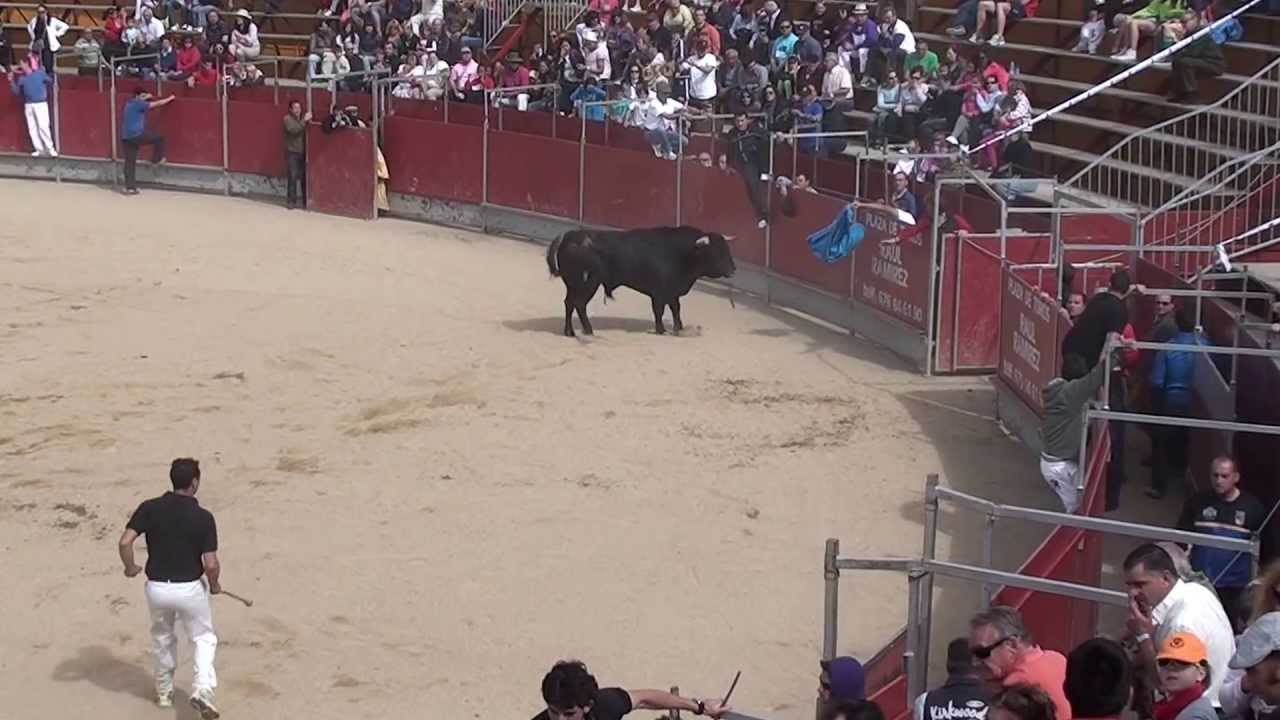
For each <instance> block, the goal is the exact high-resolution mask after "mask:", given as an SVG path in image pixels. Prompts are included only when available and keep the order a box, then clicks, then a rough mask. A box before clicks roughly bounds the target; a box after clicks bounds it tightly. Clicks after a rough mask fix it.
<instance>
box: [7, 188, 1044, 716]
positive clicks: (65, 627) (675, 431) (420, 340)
mask: <svg viewBox="0 0 1280 720" xmlns="http://www.w3.org/2000/svg"><path fill="white" fill-rule="evenodd" d="M0 194H3V196H4V198H5V205H6V207H7V208H8V209H9V212H8V222H6V223H5V226H4V228H3V229H0V308H3V313H4V324H3V326H0V377H3V382H2V383H0V558H3V567H4V570H5V577H6V582H5V591H4V592H3V593H0V618H3V620H2V621H0V718H4V720H27V719H29V718H31V719H34V718H53V719H61V718H72V717H94V718H96V719H97V720H138V719H139V718H143V719H145V718H151V717H156V718H164V717H178V718H187V717H192V716H193V715H192V713H191V711H190V709H189V708H186V707H185V706H184V705H183V704H181V703H180V705H179V708H178V709H177V710H175V711H168V712H165V711H161V710H158V709H155V708H154V707H153V706H152V705H151V704H150V699H151V679H150V672H151V671H150V658H149V653H148V635H147V630H146V610H145V605H144V601H143V595H142V581H141V578H138V579H135V580H132V581H131V580H128V579H126V578H124V577H123V576H122V575H121V572H120V568H119V563H118V560H117V558H116V550H115V543H116V539H117V537H118V535H119V533H120V531H121V529H122V527H123V524H124V522H125V520H126V518H127V516H128V515H129V513H130V512H131V511H132V509H133V508H134V507H135V506H136V504H137V503H138V502H140V501H141V500H143V499H145V498H147V497H150V496H153V495H157V494H160V493H161V492H163V491H164V490H165V489H166V488H167V485H168V478H167V469H168V463H169V461H170V460H171V459H172V458H173V457H176V456H184V455H190V456H194V457H196V458H199V459H200V461H201V463H202V467H203V470H204V483H203V486H202V488H201V493H200V500H201V502H202V503H203V504H204V505H205V506H206V507H208V508H210V509H211V510H212V511H213V512H214V513H215V515H216V517H217V519H218V523H219V531H220V536H221V542H222V545H221V556H222V560H223V564H224V573H223V584H224V585H225V587H226V588H227V589H230V590H234V591H237V592H239V593H241V594H244V595H248V596H251V597H252V598H254V599H255V600H256V605H255V606H254V607H253V608H251V609H247V608H244V607H241V606H240V605H238V604H236V603H235V602H233V601H232V600H230V599H229V598H215V599H214V613H215V621H216V625H217V627H218V630H219V635H220V638H221V644H220V646H219V654H218V672H219V676H220V677H219V679H220V687H219V691H218V698H219V701H220V703H219V704H220V705H221V706H222V709H223V712H224V716H225V717H227V718H232V719H235V718H273V717H279V718H283V717H309V718H393V717H396V718H398V717H422V718H464V717H467V718H486V719H488V718H524V717H530V716H532V715H533V714H534V713H535V712H536V711H537V710H538V709H539V693H538V683H539V682H540V680H541V677H542V674H543V673H544V672H545V670H546V669H547V667H549V666H550V664H551V663H552V661H554V660H555V659H557V658H559V657H564V656H575V657H579V658H582V659H584V660H585V661H587V663H588V664H589V665H590V667H591V668H592V669H593V671H595V673H596V674H597V676H598V677H600V678H601V680H602V681H604V682H605V683H609V684H621V685H623V686H630V687H652V686H659V687H665V686H668V685H671V684H679V685H680V686H681V687H682V688H683V689H685V690H686V692H689V693H704V694H708V695H711V694H716V693H720V692H723V690H724V689H725V686H726V685H727V683H728V681H729V679H730V677H731V676H732V674H733V671H734V670H737V669H742V670H743V679H742V683H741V685H740V686H739V688H738V692H737V695H736V700H737V702H736V703H735V704H736V705H738V706H739V707H742V708H743V709H745V710H748V711H751V712H753V713H756V714H760V715H766V716H768V717H776V718H796V719H799V718H808V717H811V712H812V707H813V705H812V699H813V693H814V686H815V683H816V681H815V677H816V670H817V663H816V658H817V657H818V654H819V650H820V640H821V624H820V621H821V609H822V572H821V557H822V546H823V540H824V539H825V538H827V537H829V536H839V537H840V538H841V539H842V543H843V545H844V549H845V551H846V552H848V553H852V552H861V553H895V554H908V553H915V552H918V551H919V544H920V538H921V521H922V518H923V513H922V510H921V505H920V498H921V497H922V492H921V489H922V486H923V481H924V476H925V474H926V473H927V472H934V471H942V472H944V473H945V475H946V477H947V481H948V482H949V483H950V484H951V485H953V486H956V487H960V488H963V489H966V490H968V491H971V492H975V493H980V494H985V495H989V496H997V497H1002V498H1004V499H1008V500H1016V501H1022V502H1031V503H1035V504H1038V505H1041V506H1044V507H1049V506H1051V503H1052V498H1051V496H1050V494H1049V492H1048V491H1047V490H1046V489H1044V488H1043V487H1042V485H1041V483H1040V481H1039V479H1038V477H1037V475H1036V472H1035V467H1034V464H1033V459H1032V458H1031V457H1030V455H1029V453H1027V452H1026V451H1025V450H1024V449H1023V448H1021V447H1019V446H1017V445H1015V444H1014V443H1012V442H1011V441H1009V440H1008V439H1006V438H1005V437H1004V436H1003V435H1001V434H1000V432H999V431H998V430H997V429H996V427H995V426H994V424H993V423H992V422H991V421H990V420H989V419H988V418H987V417H986V416H989V415H990V414H991V394H990V390H989V389H988V388H987V385H986V383H985V381H984V380H982V379H976V378H950V379H938V380H932V381H927V380H925V379H923V378H921V377H919V376H917V375H916V374H914V373H913V372H911V371H908V370H907V369H905V368H904V367H903V366H902V365H901V364H900V363H899V362H898V361H896V360H895V359H894V358H892V357H891V356H889V355H888V354H887V353H885V352H883V351H881V350H879V349H876V348H874V347H872V346H870V345H869V344H867V343H864V342H861V341H857V340H854V339H851V338H849V337H847V336H846V335H844V334H841V333H838V332H832V331H831V330H829V329H827V328H824V327H822V326H819V325H817V324H814V323H812V322H810V321H808V320H805V319H802V318H798V317H795V316H793V315H791V314H788V313H784V312H781V311H778V310H775V309H770V308H766V307H762V306H760V305H759V304H758V303H755V302H753V301H748V300H745V299H742V300H740V301H739V303H738V307H737V309H736V310H735V309H733V308H731V307H730V305H729V303H728V302H726V300H725V299H724V298H723V297H721V296H719V295H716V294H712V293H707V292H695V293H694V294H693V295H691V296H690V297H689V298H687V299H686V302H685V303H684V307H685V318H686V322H688V323H689V325H690V326H691V330H690V331H689V332H688V333H687V335H686V336H684V337H670V336H667V337H659V336H656V335H654V334H652V332H651V331H650V328H651V320H650V318H649V312H648V303H647V301H646V300H644V299H643V298H642V297H641V296H639V295H637V294H635V293H632V292H630V291H625V290H624V291H620V292H619V302H617V303H616V304H612V303H611V304H609V305H607V306H603V305H601V304H600V301H599V299H597V301H596V302H595V303H593V305H592V310H593V311H594V314H595V317H596V321H595V325H596V329H597V332H598V335H597V336H596V337H595V338H594V339H589V340H583V339H579V340H570V339H566V338H563V337H561V336H560V335H559V329H560V323H561V318H560V312H561V307H562V306H561V298H562V295H563V288H562V286H561V285H560V283H559V281H552V280H551V279H549V278H548V277H547V272H546V267H545V264H544V262H543V259H542V255H543V250H542V248H541V247H539V246H536V245H534V244H528V243H522V242H518V241H513V240H510V239H502V238H492V237H487V236H484V235H480V234H476V233H471V232H464V231H458V230H450V229H442V228H437V227H432V226H427V225H422V224H416V223H411V222H404V221H397V220H382V221H379V222H377V223H361V222H356V221H345V220H340V219H335V218H330V217H324V216H320V215H309V214H305V213H300V212H294V213H290V212H286V211H284V210H282V209H280V208H277V207H274V206H270V205H266V204H263V203H259V202H255V201H249V200H242V199H226V198H221V197H204V196H196V195H184V194H176V193H166V192H160V191H148V192H144V194H143V195H142V196H141V197H138V198H122V197H120V196H118V195H115V194H113V193H111V192H109V191H108V190H106V189H103V188H97V187H89V186H74V185H54V184H44V183H26V182H15V181H2V182H0ZM944 526H947V527H948V528H949V530H950V531H954V530H956V529H957V527H958V523H957V522H954V521H953V518H952V514H948V516H947V518H946V519H945V520H944ZM975 527H976V525H975ZM962 532H963V533H964V534H963V535H962V536H960V537H956V536H954V535H951V534H949V535H948V537H947V538H945V539H944V541H943V548H942V549H943V552H944V554H946V553H949V552H951V547H952V546H953V545H954V546H955V547H956V549H957V553H955V554H963V553H959V551H960V550H962V549H964V548H976V539H975V538H974V537H972V536H971V535H969V534H968V530H964V531H962ZM1023 540H1025V536H1024V537H1023ZM139 546H140V548H141V543H139ZM961 546H964V547H963V548H962V547H961ZM1028 550H1029V548H1028V547H1027V546H1026V544H1025V542H1022V544H1019V542H1012V541H1009V542H1002V543H1001V552H1002V556H1004V557H1009V558H1012V557H1025V555H1026V553H1027V552H1028ZM953 555H954V554H953ZM143 556H145V555H143ZM843 592H844V595H843V597H844V601H845V605H844V607H845V612H844V614H843V618H842V623H843V626H842V633H841V635H842V650H845V651H851V652H854V653H857V654H862V655H866V654H867V653H869V652H871V651H873V650H875V649H876V648H878V647H879V646H880V645H881V644H882V643H883V642H884V641H885V640H886V639H888V637H889V636H890V635H891V634H892V632H894V631H895V630H896V629H897V628H898V627H900V626H901V623H902V621H903V618H904V616H905V608H904V595H905V582H904V581H903V580H902V579H901V578H899V577H894V576H892V575H863V576H850V577H849V578H848V580H847V581H846V582H845V584H844V590H843ZM974 594H976V593H974V591H972V590H970V591H968V594H967V595H966V596H965V597H966V600H965V601H966V602H968V601H969V600H971V599H972V597H971V596H972V595H974ZM957 597H958V596H957ZM961 605H963V603H961ZM182 653H183V655H182V661H181V664H180V673H179V676H178V683H179V687H180V688H183V689H185V688H188V687H189V685H190V669H189V665H188V662H189V660H188V658H189V657H190V647H189V645H188V644H187V643H186V641H185V639H184V641H183V645H182ZM179 699H180V700H184V699H185V697H180V698H179Z"/></svg>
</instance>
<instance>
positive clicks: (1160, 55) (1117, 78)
mask: <svg viewBox="0 0 1280 720" xmlns="http://www.w3.org/2000/svg"><path fill="white" fill-rule="evenodd" d="M1261 2H1262V0H1249V1H1248V2H1246V3H1245V4H1244V5H1241V6H1240V7H1238V8H1236V9H1235V10H1234V11H1232V12H1231V13H1230V14H1228V15H1225V16H1223V17H1221V18H1218V19H1217V20H1215V21H1214V22H1212V23H1210V24H1209V25H1206V26H1205V27H1202V28H1200V29H1199V30H1197V31H1196V32H1194V33H1192V34H1191V35H1190V36H1188V37H1185V38H1183V39H1182V40H1180V41H1178V42H1176V43H1174V44H1173V45H1170V46H1169V47H1167V48H1165V49H1164V50H1161V51H1160V52H1157V53H1156V54H1154V55H1152V56H1151V57H1149V58H1147V59H1146V60H1143V61H1142V62H1139V63H1138V64H1137V65H1134V66H1133V67H1131V68H1129V69H1128V70H1125V71H1123V72H1119V73H1116V74H1115V75H1112V76H1111V77H1109V78H1107V79H1106V80H1104V81H1103V82H1102V83H1101V84H1099V85H1095V86H1093V87H1091V88H1089V89H1088V90H1085V91H1084V92H1082V93H1080V94H1079V95H1076V96H1074V97H1070V98H1067V99H1066V100H1064V101H1062V102H1060V103H1058V104H1057V105H1055V106H1053V107H1051V108H1049V109H1048V110H1045V111H1044V112H1042V113H1040V114H1039V115H1036V116H1034V117H1031V118H1028V119H1027V120H1025V121H1024V122H1023V123H1022V124H1021V125H1019V126H1018V127H1015V128H1009V129H1008V130H1005V131H1003V132H999V133H996V134H995V135H993V136H991V137H990V138H987V139H986V140H984V141H982V142H981V143H979V144H978V145H977V146H975V147H972V148H969V150H968V151H966V152H965V154H972V153H975V152H977V151H979V150H981V149H983V148H985V147H987V146H989V145H993V144H995V143H997V142H1000V141H1002V140H1004V139H1005V138H1007V137H1009V136H1010V135H1016V134H1018V133H1023V132H1030V130H1031V129H1032V128H1033V127H1035V125H1036V124H1037V123H1039V122H1040V121H1042V120H1047V119H1048V118H1051V117H1053V116H1055V115H1057V114H1058V113H1060V112H1063V111H1065V110H1067V109H1069V108H1072V107H1075V106H1076V105H1079V104H1080V103H1082V102H1084V101H1085V100H1088V99H1089V98H1091V97H1093V96H1095V95H1097V94H1099V93H1101V92H1103V91H1105V90H1108V89H1110V88H1113V87H1115V86H1116V85H1119V84H1120V83H1122V82H1124V81H1126V80H1128V79H1129V78H1131V77H1133V76H1134V75H1137V74H1138V73H1140V72H1142V71H1143V70H1146V69H1147V68H1149V67H1151V66H1152V65H1155V64H1156V63H1158V62H1164V61H1165V59H1166V58H1172V57H1173V56H1174V54H1175V53H1177V52H1178V51H1180V50H1182V49H1183V48H1185V47H1187V46H1188V45H1190V44H1191V43H1193V42H1195V41H1197V40H1199V39H1200V38H1202V37H1204V36H1205V35H1208V34H1209V33H1211V32H1213V30H1214V28H1217V27H1221V26H1222V25H1224V24H1225V23H1226V22H1227V21H1228V20H1231V19H1233V18H1235V17H1237V16H1240V15H1243V14H1244V13H1245V12H1246V11H1248V10H1249V9H1251V8H1253V7H1254V6H1255V5H1258V4H1259V3H1261ZM1073 180H1074V178H1073ZM1067 184H1068V185H1069V184H1070V182H1068V183H1067Z"/></svg>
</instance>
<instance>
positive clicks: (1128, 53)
mask: <svg viewBox="0 0 1280 720" xmlns="http://www.w3.org/2000/svg"><path fill="white" fill-rule="evenodd" d="M1111 59H1112V60H1119V61H1120V62H1133V61H1135V60H1137V59H1138V51H1137V50H1125V51H1124V52H1122V53H1119V54H1116V55H1112V56H1111Z"/></svg>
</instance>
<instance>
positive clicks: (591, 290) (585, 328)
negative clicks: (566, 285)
mask: <svg viewBox="0 0 1280 720" xmlns="http://www.w3.org/2000/svg"><path fill="white" fill-rule="evenodd" d="M598 287H599V285H598V284H595V285H589V286H587V287H585V288H581V289H580V290H578V296H577V303H576V307H577V310H578V320H579V321H581V322H582V334H583V335H595V334H596V332H595V330H592V329H591V321H590V320H588V319H587V303H589V302H591V298H593V297H595V295H596V289H597V288H598Z"/></svg>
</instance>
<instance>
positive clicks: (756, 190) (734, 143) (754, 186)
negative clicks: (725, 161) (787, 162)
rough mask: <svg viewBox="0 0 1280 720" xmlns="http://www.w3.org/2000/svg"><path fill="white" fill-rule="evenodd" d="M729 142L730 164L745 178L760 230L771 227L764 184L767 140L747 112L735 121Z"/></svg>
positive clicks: (735, 118) (740, 114)
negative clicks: (769, 225)
mask: <svg viewBox="0 0 1280 720" xmlns="http://www.w3.org/2000/svg"><path fill="white" fill-rule="evenodd" d="M727 139H728V141H729V145H730V148H731V154H730V155H729V163H730V164H731V165H732V166H733V169H734V170H736V171H737V172H738V174H739V175H741V176H742V182H743V184H744V185H746V187H747V198H748V199H750V200H751V207H752V208H753V209H754V210H755V211H756V220H757V224H758V225H759V226H760V228H762V229H763V228H764V227H765V226H767V225H768V224H769V208H768V206H767V204H766V200H765V197H764V189H763V188H764V187H765V186H762V185H761V181H762V180H765V181H767V180H768V178H767V177H765V176H764V172H765V171H764V168H765V167H766V165H767V164H768V159H767V158H766V157H765V153H766V152H767V148H768V140H767V139H766V137H765V135H764V133H763V132H761V131H760V130H759V128H757V127H755V126H754V124H753V123H752V122H751V118H750V117H748V116H747V114H746V113H744V112H740V113H738V114H737V115H735V116H734V118H733V127H732V128H729V129H728V138H727Z"/></svg>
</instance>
